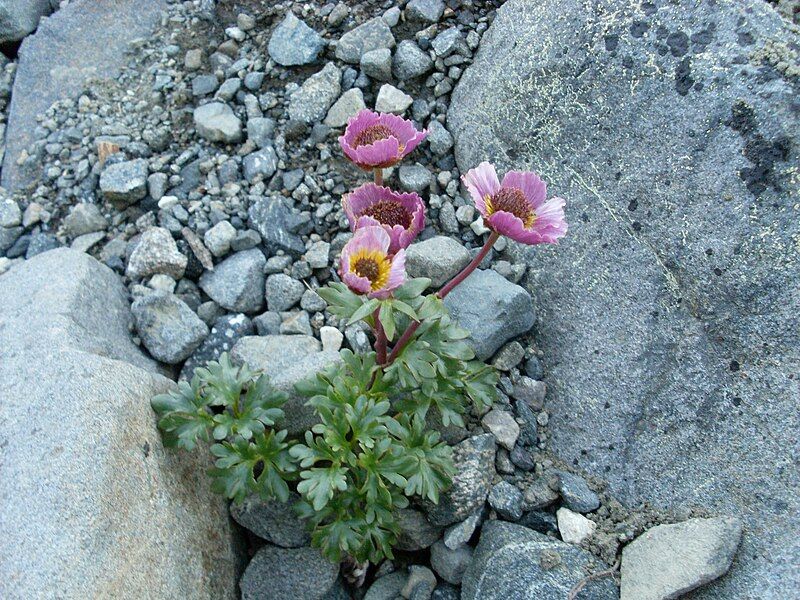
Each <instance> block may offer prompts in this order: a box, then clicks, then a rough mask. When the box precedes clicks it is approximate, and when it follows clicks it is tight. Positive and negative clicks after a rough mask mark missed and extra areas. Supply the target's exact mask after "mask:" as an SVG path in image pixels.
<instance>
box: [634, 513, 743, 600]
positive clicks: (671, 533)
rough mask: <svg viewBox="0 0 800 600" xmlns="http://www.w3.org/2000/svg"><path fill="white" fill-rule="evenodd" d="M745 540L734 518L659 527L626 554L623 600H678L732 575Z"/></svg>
mask: <svg viewBox="0 0 800 600" xmlns="http://www.w3.org/2000/svg"><path fill="white" fill-rule="evenodd" d="M741 539H742V522H741V521H740V520H739V519H734V518H729V517H717V518H714V519H690V520H688V521H685V522H683V523H676V524H674V525H657V526H656V527H653V528H652V529H648V530H647V531H645V532H644V533H643V534H642V535H640V536H639V537H637V538H636V539H635V540H633V541H632V542H631V543H630V544H628V545H627V546H625V548H624V549H623V551H622V588H621V594H620V598H621V599H622V600H672V599H674V598H679V597H683V595H684V594H687V593H688V592H690V591H692V590H694V589H696V588H698V587H700V586H701V585H704V584H706V583H708V582H710V581H713V580H714V579H717V578H718V577H721V576H722V575H724V574H725V573H727V572H728V569H729V568H730V566H731V563H732V562H733V557H734V555H735V554H736V549H737V548H738V547H739V542H740V540H741Z"/></svg>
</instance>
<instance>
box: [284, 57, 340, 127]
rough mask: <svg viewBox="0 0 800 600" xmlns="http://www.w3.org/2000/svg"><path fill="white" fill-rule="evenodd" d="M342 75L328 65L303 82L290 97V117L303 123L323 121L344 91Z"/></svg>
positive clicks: (334, 66) (335, 68) (330, 64)
mask: <svg viewBox="0 0 800 600" xmlns="http://www.w3.org/2000/svg"><path fill="white" fill-rule="evenodd" d="M341 80H342V73H341V71H339V68H338V67H337V66H336V65H335V64H333V63H328V64H326V65H325V67H324V68H323V69H322V70H321V71H318V72H317V73H314V74H313V75H311V77H309V78H308V79H306V80H305V81H304V82H303V85H301V86H300V87H299V88H298V89H297V90H295V91H294V92H293V93H292V95H291V96H290V97H289V107H288V109H287V112H288V114H289V117H290V118H292V119H295V120H296V121H301V122H303V123H314V122H316V121H321V120H322V119H323V118H324V117H325V115H326V114H327V112H328V109H329V108H330V107H331V105H332V104H333V103H334V102H336V99H337V98H338V97H339V94H340V93H341V91H342V85H341Z"/></svg>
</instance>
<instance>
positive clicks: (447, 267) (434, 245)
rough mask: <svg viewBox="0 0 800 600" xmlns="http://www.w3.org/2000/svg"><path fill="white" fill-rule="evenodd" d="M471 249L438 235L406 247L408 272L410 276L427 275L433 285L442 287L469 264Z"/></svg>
mask: <svg viewBox="0 0 800 600" xmlns="http://www.w3.org/2000/svg"><path fill="white" fill-rule="evenodd" d="M469 261H470V255H469V251H468V250H467V249H466V248H465V247H464V246H463V245H461V244H459V243H458V242H457V241H456V240H454V239H453V238H451V237H448V236H444V235H437V236H434V237H432V238H429V239H427V240H423V241H421V242H416V243H414V244H411V245H410V246H409V247H408V248H406V272H407V273H408V275H409V276H410V277H427V278H428V279H430V280H431V287H433V288H440V287H442V286H443V285H444V284H445V283H447V282H448V281H449V280H450V279H452V278H453V277H455V276H456V275H458V273H459V272H460V271H461V270H462V269H463V268H464V267H466V266H467V265H468V264H469Z"/></svg>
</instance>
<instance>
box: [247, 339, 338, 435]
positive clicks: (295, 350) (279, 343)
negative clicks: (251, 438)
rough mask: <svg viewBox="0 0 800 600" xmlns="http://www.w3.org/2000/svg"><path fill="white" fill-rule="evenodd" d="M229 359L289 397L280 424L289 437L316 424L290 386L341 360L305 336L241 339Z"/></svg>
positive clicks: (334, 353) (314, 416)
mask: <svg viewBox="0 0 800 600" xmlns="http://www.w3.org/2000/svg"><path fill="white" fill-rule="evenodd" d="M231 360H233V361H234V362H236V363H239V364H241V363H246V364H248V365H250V367H251V368H252V369H256V370H258V371H261V372H262V373H265V374H267V375H269V377H270V379H271V381H272V383H273V384H274V385H275V387H277V388H278V389H281V390H284V391H285V392H287V393H288V394H289V400H288V402H287V403H286V405H285V406H284V411H285V412H286V419H285V421H284V422H283V423H282V424H281V426H282V427H285V428H286V429H288V430H289V434H290V435H299V434H301V433H302V432H304V431H305V430H306V429H310V428H311V427H312V426H313V425H314V424H315V423H316V422H317V419H316V414H315V412H314V409H313V408H311V407H309V406H306V405H305V403H306V401H307V399H306V398H303V397H301V396H299V395H298V394H297V392H295V390H294V384H295V383H297V382H299V381H301V380H303V379H306V378H308V377H312V376H314V375H315V374H316V373H318V372H319V371H320V370H322V369H324V368H325V367H327V366H328V365H330V364H333V363H338V362H340V361H341V358H340V357H339V354H338V353H337V352H329V351H324V350H321V346H320V343H319V341H318V340H317V339H316V338H313V337H311V336H307V335H265V336H260V337H257V336H251V337H244V338H242V339H241V340H239V341H238V342H236V345H235V346H234V347H233V350H232V351H231Z"/></svg>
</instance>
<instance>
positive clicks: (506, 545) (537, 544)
mask: <svg viewBox="0 0 800 600" xmlns="http://www.w3.org/2000/svg"><path fill="white" fill-rule="evenodd" d="M587 568H588V569H589V571H588V572H596V571H601V570H604V569H606V568H608V567H606V565H599V564H597V563H596V559H595V558H594V557H593V556H592V555H591V554H589V553H588V552H586V551H585V550H581V549H580V548H577V547H575V546H571V545H569V544H565V543H564V542H559V541H557V540H554V539H552V538H549V537H547V536H545V535H542V534H541V533H537V532H536V531H533V530H531V529H527V528H526V527H522V526H520V525H514V524H512V523H505V522H503V521H489V522H488V523H485V524H484V526H483V529H482V530H481V539H480V543H478V546H477V548H475V554H474V555H473V558H472V562H471V563H470V565H469V567H468V568H467V571H466V572H465V573H464V578H463V580H462V586H461V598H462V599H463V600H501V599H502V600H507V599H508V598H566V597H567V596H568V594H569V592H570V590H572V588H573V586H575V585H576V584H577V583H578V582H579V581H581V580H582V579H583V578H584V577H585V576H586V574H587ZM580 597H581V598H585V599H586V600H616V599H617V598H619V594H618V592H617V586H616V585H615V584H614V581H613V580H612V579H611V578H608V577H605V578H601V579H595V580H592V581H590V582H588V583H587V584H586V586H585V587H584V588H583V590H582V591H581V593H580Z"/></svg>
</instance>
